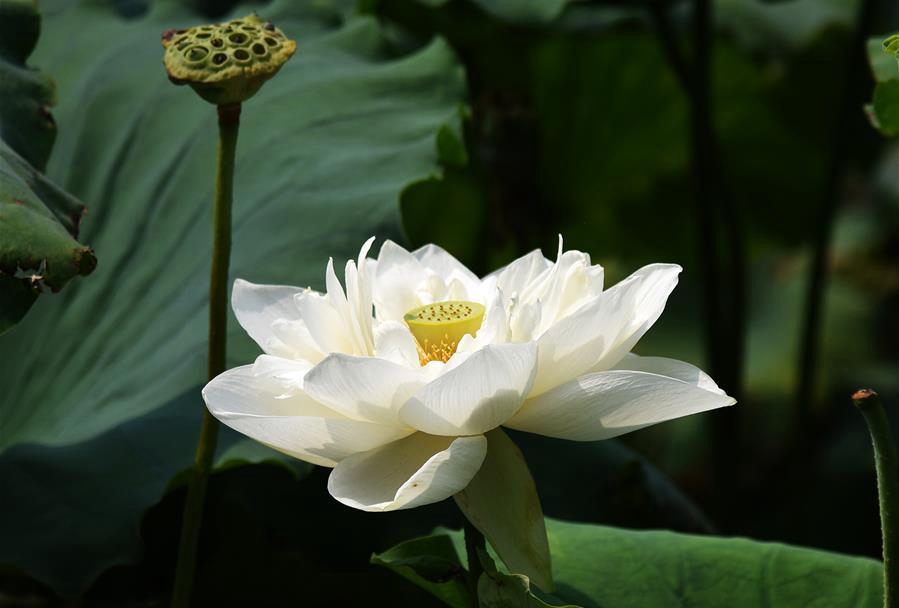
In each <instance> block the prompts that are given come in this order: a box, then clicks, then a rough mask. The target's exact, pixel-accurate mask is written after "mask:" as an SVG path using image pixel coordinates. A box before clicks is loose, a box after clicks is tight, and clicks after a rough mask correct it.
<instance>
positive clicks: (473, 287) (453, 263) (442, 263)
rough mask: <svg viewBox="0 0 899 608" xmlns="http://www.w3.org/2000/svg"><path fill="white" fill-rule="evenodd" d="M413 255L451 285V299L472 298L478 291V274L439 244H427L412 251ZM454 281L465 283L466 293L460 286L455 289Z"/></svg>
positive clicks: (448, 285)
mask: <svg viewBox="0 0 899 608" xmlns="http://www.w3.org/2000/svg"><path fill="white" fill-rule="evenodd" d="M412 255H413V256H415V258H416V259H417V260H418V261H419V262H421V265H422V266H424V267H425V268H427V269H428V270H431V271H433V272H434V273H436V274H437V276H439V277H441V278H442V279H443V281H444V282H445V283H446V285H447V287H449V288H450V289H449V294H448V296H449V299H455V300H464V299H471V297H472V295H473V294H474V293H476V291H477V287H478V286H479V285H480V283H481V281H480V279H478V277H477V275H476V274H475V273H473V272H472V271H470V270H469V269H468V268H466V267H465V264H463V263H462V262H460V261H459V260H457V259H456V258H454V257H453V256H452V255H450V254H449V253H447V252H446V251H445V250H444V249H442V248H440V247H438V246H437V245H425V246H424V247H419V248H418V249H416V250H415V251H413V252H412ZM453 281H458V282H459V283H460V284H461V285H464V287H465V291H467V292H468V295H467V297H466V294H464V293H461V292H460V290H458V288H457V289H456V290H454V289H453V288H452V286H451V283H452V282H453Z"/></svg>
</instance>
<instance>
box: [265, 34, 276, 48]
mask: <svg viewBox="0 0 899 608" xmlns="http://www.w3.org/2000/svg"><path fill="white" fill-rule="evenodd" d="M265 43H266V44H267V45H269V46H278V41H277V40H275V39H274V38H269V37H268V36H266V37H265Z"/></svg>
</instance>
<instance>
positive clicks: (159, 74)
mask: <svg viewBox="0 0 899 608" xmlns="http://www.w3.org/2000/svg"><path fill="white" fill-rule="evenodd" d="M53 4H54V3H50V2H48V3H47V4H46V5H45V6H44V8H45V10H46V14H47V15H48V18H47V19H46V21H45V23H44V33H43V36H42V40H41V44H40V45H39V47H38V49H37V51H36V60H37V61H39V62H40V63H41V65H43V66H45V68H46V69H47V70H48V71H50V72H52V73H53V74H54V76H55V78H56V80H57V83H58V88H59V91H60V97H61V103H60V106H59V109H58V122H59V125H60V133H61V135H60V137H59V140H58V142H57V146H56V148H55V149H54V154H53V158H52V159H51V162H50V164H49V169H48V173H49V175H50V176H51V177H52V178H54V179H55V180H57V182H59V183H61V184H62V185H64V187H66V188H67V189H68V190H69V191H71V192H73V193H74V194H75V195H77V196H79V197H81V198H83V199H85V200H90V201H91V202H92V215H91V218H92V221H91V222H89V223H88V224H87V225H86V226H85V233H86V234H85V237H86V238H87V239H88V240H89V241H90V242H91V243H93V244H94V245H95V247H96V249H97V251H99V252H101V256H102V257H103V258H104V264H102V265H101V266H100V267H99V268H98V271H97V273H96V276H95V277H93V280H92V281H91V282H85V283H84V284H78V285H76V286H74V287H75V289H71V290H67V291H66V292H64V293H63V294H62V296H61V297H60V298H56V299H53V300H48V301H39V302H38V304H37V306H36V307H35V310H34V311H33V315H34V318H33V320H32V322H30V323H28V324H27V325H28V327H17V328H15V329H14V330H12V331H11V332H9V333H8V334H7V335H6V336H4V339H3V340H2V341H0V360H2V361H3V362H4V364H3V366H2V368H0V374H2V382H0V384H2V386H3V387H4V390H3V391H2V392H0V429H2V435H0V478H2V479H3V482H4V487H3V494H4V499H3V500H2V501H0V522H2V523H0V537H2V538H3V540H4V542H3V543H2V547H0V562H9V563H12V564H15V565H17V566H19V567H21V568H22V569H24V570H26V571H28V572H30V573H32V574H33V575H34V576H36V577H37V578H38V579H40V580H42V581H44V582H47V583H49V584H50V585H52V586H53V587H54V588H56V589H57V590H59V591H61V592H64V593H76V592H78V591H79V590H81V589H84V588H85V586H86V585H87V584H89V582H90V581H91V580H92V579H93V578H94V577H96V575H97V574H98V573H99V572H101V571H102V570H103V569H104V568H105V567H107V566H109V565H111V564H114V563H118V562H121V561H124V560H129V559H132V558H133V557H134V555H135V553H136V551H137V550H138V548H139V543H138V538H137V529H138V528H137V526H138V521H139V518H140V515H141V513H142V512H143V511H144V510H145V508H146V507H147V506H148V505H149V504H151V503H153V502H155V501H156V500H158V499H159V498H160V496H161V495H162V494H163V492H164V490H165V488H166V485H167V483H168V481H169V479H170V478H171V477H172V476H173V475H174V474H175V473H177V472H178V471H180V470H182V469H183V468H184V467H186V466H187V465H188V464H189V462H190V460H191V454H192V451H193V442H194V441H195V438H196V435H197V431H198V421H199V414H200V410H201V408H202V407H203V406H202V400H201V399H200V395H199V390H198V389H199V387H200V386H201V385H202V383H203V382H204V377H205V351H206V308H207V295H206V294H207V289H208V279H207V274H208V266H209V261H208V252H209V250H210V244H211V234H210V233H211V231H210V227H209V222H210V204H209V203H210V199H211V196H212V180H213V164H214V162H213V159H214V155H215V145H216V141H215V140H216V118H215V111H214V109H213V108H212V107H211V106H210V105H208V104H207V103H205V102H203V101H201V100H199V99H198V98H197V97H196V96H195V95H194V94H193V93H192V92H191V91H190V90H188V89H187V88H176V87H173V86H171V85H170V84H169V83H168V81H167V80H166V77H165V72H164V70H163V68H162V64H161V58H162V50H161V47H160V45H159V34H160V32H161V31H162V30H163V29H165V28H167V27H180V26H186V25H190V24H192V23H196V22H197V21H199V20H200V19H201V18H200V17H197V16H192V15H189V14H186V13H185V12H184V11H183V10H181V9H179V8H178V7H176V6H173V5H167V4H160V5H158V6H155V7H153V9H151V11H150V12H149V13H148V14H147V15H146V16H145V17H142V18H140V19H134V20H127V21H126V20H122V19H120V18H119V17H118V15H117V14H116V12H115V10H114V9H113V8H112V6H111V5H106V4H105V3H97V2H87V1H86V2H83V3H80V4H73V3H71V2H62V1H61V0H60V2H58V4H59V6H53ZM309 6H310V7H311V8H304V7H303V6H299V5H298V3H296V2H290V1H287V0H284V1H282V2H276V3H272V4H270V5H263V6H260V5H254V6H253V8H255V9H256V10H258V11H259V12H260V13H261V14H262V15H263V16H264V17H265V18H267V19H272V20H273V21H276V22H277V23H278V25H279V26H280V27H282V28H283V30H284V31H285V32H287V33H288V34H289V35H291V36H293V37H295V38H297V39H298V41H299V46H298V50H297V53H296V56H295V57H294V58H293V59H292V60H291V61H290V62H288V63H287V64H286V66H285V67H284V68H283V69H282V71H281V72H280V73H279V74H278V76H277V77H276V78H275V79H273V80H272V81H271V82H269V83H268V84H267V85H266V86H265V87H264V88H263V90H262V91H261V92H260V93H259V94H258V95H257V96H256V97H254V98H253V99H252V100H251V101H250V102H249V103H248V104H247V105H246V107H245V108H244V112H243V116H242V124H241V133H240V139H239V142H238V151H237V169H236V176H235V180H236V184H235V203H234V214H233V220H234V234H233V258H232V273H231V278H232V279H233V278H236V277H243V278H246V279H248V280H252V281H257V282H276V283H291V284H297V285H311V286H313V287H318V288H321V287H322V286H323V285H322V283H323V274H324V267H325V263H326V262H327V259H328V256H331V255H333V256H334V257H335V258H336V259H338V260H340V259H343V258H347V257H351V256H355V255H356V253H357V252H358V248H359V246H360V245H361V243H362V242H363V241H364V239H365V238H367V237H368V236H371V235H373V234H375V235H379V236H381V237H388V236H389V237H393V238H397V237H398V236H400V216H399V209H398V199H399V195H400V193H401V191H402V190H403V189H404V188H406V187H407V185H409V184H410V183H412V182H415V181H417V180H421V179H424V178H427V177H428V176H431V175H434V174H436V173H437V171H438V160H439V157H438V146H437V134H438V133H439V132H441V130H442V131H443V135H442V139H443V140H444V144H445V140H446V138H447V137H448V133H451V132H452V130H448V129H447V126H448V125H450V126H452V128H453V129H454V128H455V123H456V122H457V116H458V111H457V107H458V105H459V103H460V101H461V99H462V97H463V94H464V81H463V74H462V71H461V69H460V68H459V67H458V65H457V63H456V62H455V58H454V57H453V54H452V52H451V51H450V50H449V49H448V47H447V46H446V45H445V44H444V43H442V42H440V41H435V42H433V43H431V44H429V45H428V46H425V47H424V48H420V49H417V50H414V51H410V52H407V53H405V54H401V53H397V52H396V51H395V49H393V48H392V47H391V46H390V45H389V43H388V38H387V37H385V36H384V35H383V34H382V32H381V30H380V28H379V26H378V24H377V22H376V21H375V20H373V19H367V18H359V19H350V20H348V21H344V20H343V18H342V17H341V12H340V11H339V10H338V9H337V8H329V7H328V6H327V5H322V4H313V5H309ZM249 10H250V9H249V8H248V7H238V8H237V9H235V14H246V13H247V12H249ZM443 147H446V146H445V145H444V146H443ZM257 353H258V347H256V346H255V345H254V344H252V343H251V341H250V340H249V339H248V338H247V337H246V336H245V335H244V333H243V332H242V331H241V330H240V329H239V327H238V325H237V323H236V322H235V321H234V319H231V323H230V325H229V364H230V365H236V364H240V363H246V362H249V361H252V359H253V358H254V356H255V355H256V354H257ZM233 439H234V437H233V436H231V435H228V434H225V435H224V436H223V437H222V441H221V445H220V449H221V451H222V452H224V451H225V450H227V448H228V447H229V442H231V441H233ZM76 556H77V557H76Z"/></svg>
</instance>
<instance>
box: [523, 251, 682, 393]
mask: <svg viewBox="0 0 899 608" xmlns="http://www.w3.org/2000/svg"><path fill="white" fill-rule="evenodd" d="M680 271H681V267H680V266H677V265H674V264H652V265H650V266H645V267H643V268H641V269H640V270H638V271H637V272H635V273H634V274H632V275H631V276H630V277H628V278H627V279H625V280H624V281H621V282H620V283H618V284H616V285H614V286H613V287H611V288H610V289H608V290H606V291H604V292H603V293H602V294H600V295H599V296H598V297H597V298H596V299H595V301H594V302H593V303H592V304H589V305H587V306H584V307H582V308H581V309H580V310H578V311H577V312H575V313H573V314H571V315H569V316H568V317H565V318H564V319H562V320H561V321H559V322H558V323H556V324H555V325H553V326H552V327H551V328H550V329H549V330H548V331H546V333H544V334H543V335H542V336H540V338H539V340H538V341H537V343H538V345H539V349H540V352H539V362H538V364H537V367H538V372H537V377H536V379H535V380H534V389H533V391H532V393H531V394H532V395H539V394H540V393H543V392H545V391H547V390H549V389H551V388H553V387H555V386H559V385H560V384H562V383H564V382H567V381H568V380H571V379H572V378H574V377H577V376H579V375H580V374H583V373H584V372H586V371H588V370H591V369H609V368H610V367H612V366H614V365H615V364H616V363H618V361H620V360H621V358H622V357H623V356H624V355H625V354H627V353H628V352H629V351H630V349H631V348H632V347H633V345H634V344H636V342H637V340H639V339H640V337H642V336H643V334H644V333H646V331H647V330H648V329H649V328H650V327H651V326H652V324H653V323H655V322H656V320H657V319H658V318H659V316H660V315H661V314H662V310H664V308H665V303H666V302H667V300H668V295H669V294H670V293H671V291H672V290H673V289H674V286H675V285H677V275H678V273H680Z"/></svg>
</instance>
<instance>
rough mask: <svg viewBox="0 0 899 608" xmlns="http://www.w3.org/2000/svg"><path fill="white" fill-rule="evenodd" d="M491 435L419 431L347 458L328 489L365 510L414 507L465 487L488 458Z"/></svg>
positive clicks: (390, 509) (340, 498) (330, 479)
mask: <svg viewBox="0 0 899 608" xmlns="http://www.w3.org/2000/svg"><path fill="white" fill-rule="evenodd" d="M486 453H487V440H486V439H485V438H484V436H483V435H477V436H474V437H435V436H433V435H426V434H424V433H415V434H414V435H410V436H409V437H406V438H405V439H400V440H399V441H395V442H393V443H391V444H389V445H385V446H383V447H381V448H378V449H376V450H372V451H370V452H366V453H364V454H356V455H355V456H351V457H349V458H347V459H346V460H343V461H341V462H340V463H339V464H338V465H337V467H335V468H334V470H333V471H331V476H330V477H329V478H328V491H329V492H330V493H331V496H333V497H334V498H336V499H337V500H339V501H340V502H342V503H343V504H345V505H347V506H350V507H353V508H355V509H361V510H363V511H394V510H396V509H411V508H412V507H419V506H421V505H427V504H431V503H434V502H439V501H441V500H443V499H445V498H449V497H450V496H452V495H453V494H455V493H456V492H458V491H459V490H462V489H463V488H464V487H465V486H466V485H468V482H469V481H471V478H472V477H474V475H475V473H477V472H478V469H479V468H480V466H481V463H482V462H484V456H485V455H486Z"/></svg>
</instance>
